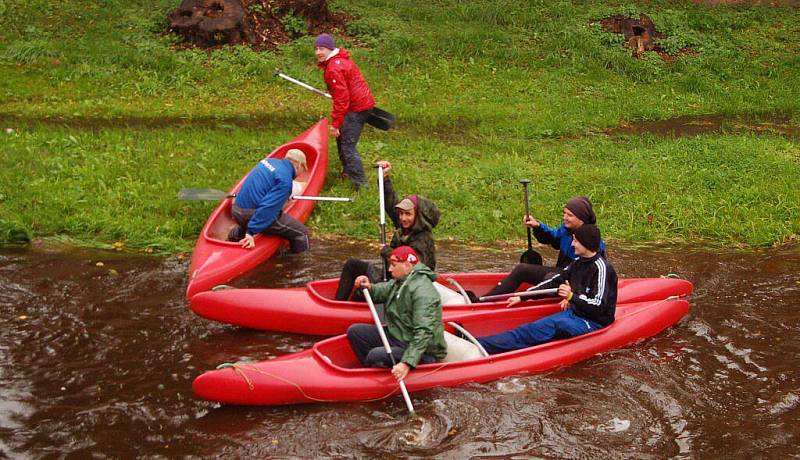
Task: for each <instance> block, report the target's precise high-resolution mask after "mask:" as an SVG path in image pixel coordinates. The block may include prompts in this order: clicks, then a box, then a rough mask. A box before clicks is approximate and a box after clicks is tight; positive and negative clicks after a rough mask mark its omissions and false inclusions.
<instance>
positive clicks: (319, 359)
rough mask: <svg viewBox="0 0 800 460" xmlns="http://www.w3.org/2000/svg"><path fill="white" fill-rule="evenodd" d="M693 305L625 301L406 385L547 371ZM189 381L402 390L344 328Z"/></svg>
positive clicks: (202, 390) (306, 390) (272, 389)
mask: <svg viewBox="0 0 800 460" xmlns="http://www.w3.org/2000/svg"><path fill="white" fill-rule="evenodd" d="M688 311H689V304H688V302H686V301H685V300H681V299H666V300H658V301H649V302H637V303H629V304H625V305H621V306H619V307H618V308H617V319H616V321H615V322H614V323H613V324H612V325H611V326H609V327H607V328H604V329H601V330H599V331H595V332H592V333H590V334H586V335H583V336H579V337H574V338H571V339H566V340H559V341H555V342H550V343H547V344H543V345H539V346H536V347H531V348H527V349H524V350H517V351H513V352H509V353H503V354H499V355H493V356H488V357H485V358H479V359H476V360H471V361H462V362H454V363H434V364H426V365H420V366H419V367H417V369H415V370H413V371H411V373H409V375H408V377H407V378H406V380H405V382H406V386H407V388H408V390H409V391H410V392H415V391H422V390H426V389H430V388H434V387H440V386H456V385H462V384H465V383H469V382H477V383H483V382H488V381H492V380H495V379H498V378H502V377H505V376H509V375H518V374H536V373H541V372H545V371H548V370H551V369H554V368H558V367H561V366H566V365H570V364H573V363H576V362H579V361H582V360H585V359H588V358H590V357H592V356H595V355H597V354H599V353H603V352H606V351H609V350H613V349H616V348H620V347H624V346H626V345H630V344H632V343H636V342H638V341H641V340H644V339H646V338H648V337H652V336H654V335H656V334H658V333H660V332H661V331H663V330H664V329H666V328H668V327H670V326H671V325H673V324H675V323H677V322H678V321H680V320H681V318H683V317H684V316H685V315H686V314H687V313H688ZM547 314H549V313H547V312H542V311H541V310H539V309H537V307H523V308H517V309H510V310H503V311H494V312H481V313H473V314H471V315H467V316H465V317H463V318H462V323H463V324H464V325H465V326H466V327H467V329H469V330H470V331H471V332H473V334H475V335H478V336H480V335H487V334H492V333H496V332H499V331H502V330H507V329H509V328H512V327H516V326H517V325H519V324H522V323H525V322H528V321H532V320H535V319H537V318H540V317H542V316H546V315H547ZM192 389H193V390H194V392H195V394H196V395H197V396H198V397H200V398H203V399H207V400H210V401H217V402H221V403H227V404H238V405H282V404H301V403H313V402H338V401H373V400H379V399H384V398H388V397H391V396H393V395H395V394H398V392H399V389H398V387H397V383H396V382H395V380H394V379H393V378H392V376H391V374H390V373H389V371H388V370H387V369H363V368H358V364H357V362H356V360H355V357H354V356H353V354H352V351H351V350H350V348H349V345H348V343H347V338H346V337H345V336H337V337H333V338H329V339H326V340H323V341H321V342H318V343H317V344H315V345H314V347H313V348H312V349H309V350H304V351H301V352H298V353H294V354H290V355H286V356H283V357H280V358H277V359H273V360H268V361H262V362H257V363H238V364H236V365H235V367H232V368H226V369H220V370H214V371H210V372H206V373H204V374H202V375H200V376H198V377H197V378H196V379H195V381H194V383H193V385H192Z"/></svg>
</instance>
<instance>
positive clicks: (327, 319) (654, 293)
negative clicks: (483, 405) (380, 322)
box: [191, 273, 692, 335]
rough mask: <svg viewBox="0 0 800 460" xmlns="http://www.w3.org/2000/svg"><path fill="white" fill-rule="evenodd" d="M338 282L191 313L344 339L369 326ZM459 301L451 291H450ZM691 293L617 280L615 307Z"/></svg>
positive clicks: (240, 297)
mask: <svg viewBox="0 0 800 460" xmlns="http://www.w3.org/2000/svg"><path fill="white" fill-rule="evenodd" d="M506 275H507V274H506V273H459V274H450V275H442V277H441V278H440V279H439V283H440V284H442V285H449V284H450V283H449V282H448V281H446V280H447V279H451V278H452V279H453V280H455V281H457V282H458V283H459V284H460V285H461V286H463V288H464V289H466V290H471V291H473V292H475V293H478V294H483V293H485V292H488V291H489V290H490V289H491V288H492V287H494V286H495V285H496V284H497V283H498V282H499V281H500V280H501V279H503V278H504V277H505V276H506ZM338 284H339V280H338V279H327V280H321V281H312V282H310V283H308V284H307V285H306V286H305V287H302V288H286V289H225V290H219V291H208V292H202V293H200V294H197V295H195V296H194V297H192V299H191V308H192V310H193V311H194V312H195V313H197V314H198V315H200V316H202V317H204V318H208V319H211V320H214V321H219V322H222V323H227V324H233V325H236V326H242V327H246V328H250V329H261V330H270V331H282V332H293V333H297V334H312V335H334V334H342V333H344V332H345V331H346V330H347V327H348V326H349V325H351V324H353V323H371V322H372V317H371V316H370V313H369V309H368V308H367V304H366V303H364V302H344V301H337V300H333V298H334V295H335V292H336V287H337V286H338ZM451 292H453V293H454V295H455V296H456V297H457V298H458V299H461V300H462V302H463V299H462V298H461V297H459V296H458V294H457V293H456V292H455V291H451ZM691 292H692V283H690V282H688V281H686V280H682V279H676V278H631V279H620V280H619V292H618V298H617V302H618V303H625V302H640V301H645V300H658V299H665V298H667V297H670V296H679V297H682V296H685V295H688V294H690V293H691ZM553 304H554V301H553V299H552V298H550V299H538V300H529V301H526V302H525V303H524V304H523V305H540V306H547V308H550V307H552V306H553ZM505 306H506V302H505V301H502V302H486V303H478V304H471V305H464V304H459V305H454V304H446V303H445V305H444V307H443V312H444V315H443V316H444V319H445V320H446V321H453V320H454V319H457V318H459V317H461V316H463V315H465V314H468V313H475V312H479V311H490V310H497V309H504V308H505Z"/></svg>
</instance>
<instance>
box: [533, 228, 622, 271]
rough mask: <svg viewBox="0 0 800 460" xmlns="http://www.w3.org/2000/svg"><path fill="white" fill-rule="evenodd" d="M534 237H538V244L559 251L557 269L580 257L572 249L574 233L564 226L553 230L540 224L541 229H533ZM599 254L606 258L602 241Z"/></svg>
mask: <svg viewBox="0 0 800 460" xmlns="http://www.w3.org/2000/svg"><path fill="white" fill-rule="evenodd" d="M533 236H535V237H536V240H537V241H538V242H540V243H542V244H546V245H548V246H551V247H552V248H553V249H558V250H559V253H558V260H557V261H556V267H559V268H561V267H566V266H567V265H569V264H570V263H572V261H574V260H577V259H578V256H576V255H575V250H574V249H572V232H570V231H569V230H567V227H565V226H564V224H561V226H559V227H558V228H556V229H552V228H550V227H548V226H547V225H545V224H543V223H541V222H539V227H537V228H534V229H533ZM598 252H599V253H600V254H602V256H603V257H605V255H606V245H605V243H604V242H603V241H600V251H598Z"/></svg>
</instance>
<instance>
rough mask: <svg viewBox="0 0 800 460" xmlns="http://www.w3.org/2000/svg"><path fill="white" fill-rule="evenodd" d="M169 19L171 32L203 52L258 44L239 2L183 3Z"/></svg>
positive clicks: (193, 0)
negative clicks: (215, 48) (220, 47)
mask: <svg viewBox="0 0 800 460" xmlns="http://www.w3.org/2000/svg"><path fill="white" fill-rule="evenodd" d="M168 17H169V24H170V28H171V29H172V30H174V31H175V32H177V33H178V34H180V35H183V36H184V37H185V38H186V39H187V40H188V41H190V42H192V43H194V44H196V45H197V46H200V47H203V48H208V47H211V46H216V45H223V44H236V43H245V42H247V43H250V44H254V43H255V33H254V31H253V28H252V26H251V25H250V22H249V21H248V19H247V14H246V13H245V10H244V7H243V6H242V3H241V2H240V1H239V0H183V1H182V2H181V5H180V6H179V7H178V8H177V9H175V10H174V11H172V12H171V13H170V14H169V16H168Z"/></svg>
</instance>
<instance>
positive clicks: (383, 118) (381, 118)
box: [275, 70, 395, 131]
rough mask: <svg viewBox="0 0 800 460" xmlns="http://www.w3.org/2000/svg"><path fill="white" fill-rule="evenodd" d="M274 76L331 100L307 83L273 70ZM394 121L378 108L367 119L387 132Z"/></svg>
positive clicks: (373, 109) (389, 114) (328, 94)
mask: <svg viewBox="0 0 800 460" xmlns="http://www.w3.org/2000/svg"><path fill="white" fill-rule="evenodd" d="M275 76H276V77H280V78H283V79H284V80H286V81H288V82H292V83H294V84H295V85H298V86H301V87H303V88H305V89H307V90H309V91H313V92H315V93H317V94H319V95H320V96H325V97H327V98H333V96H331V95H330V93H327V92H325V91H322V90H320V89H317V88H314V87H313V86H311V85H309V84H308V83H304V82H302V81H300V80H298V79H296V78H292V77H290V76H288V75H286V74H284V73H281V72H280V71H279V70H275ZM394 121H395V119H394V115H392V114H391V113H389V112H387V111H385V110H382V109H379V108H378V107H373V108H372V110H371V112H370V114H369V117H368V118H367V123H369V124H370V125H372V126H374V127H376V128H378V129H380V130H383V131H388V130H389V129H390V128H392V127H393V126H394Z"/></svg>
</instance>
